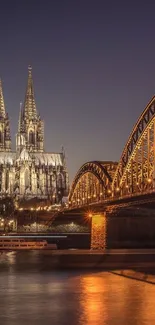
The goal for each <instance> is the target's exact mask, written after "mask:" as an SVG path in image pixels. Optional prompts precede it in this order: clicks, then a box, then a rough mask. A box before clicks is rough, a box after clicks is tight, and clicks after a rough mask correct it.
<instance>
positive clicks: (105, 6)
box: [0, 0, 155, 181]
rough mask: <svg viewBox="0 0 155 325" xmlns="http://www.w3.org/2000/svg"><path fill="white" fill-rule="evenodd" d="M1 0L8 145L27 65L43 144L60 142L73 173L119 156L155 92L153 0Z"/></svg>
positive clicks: (0, 60) (52, 146) (50, 147)
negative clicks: (41, 121) (42, 129)
mask: <svg viewBox="0 0 155 325" xmlns="http://www.w3.org/2000/svg"><path fill="white" fill-rule="evenodd" d="M143 2H144V4H143ZM0 5H1V7H0V77H1V79H2V82H3V91H4V99H5V105H6V109H7V111H8V113H9V117H10V121H11V134H12V142H13V148H15V133H16V131H17V120H18V114H19V105H20V102H21V101H22V102H23V101H24V96H25V90H26V83H27V75H28V71H27V68H28V65H29V64H30V65H32V68H33V71H32V73H33V80H34V88H35V98H36V105H37V110H38V111H39V112H40V115H41V117H42V118H43V119H44V121H45V149H46V151H53V152H57V151H58V152H59V151H60V150H61V147H62V145H63V146H64V147H65V150H66V156H67V166H68V171H69V176H70V180H71V181H72V180H73V177H74V176H75V173H76V172H77V171H78V169H79V168H80V166H81V165H82V164H83V163H84V162H87V161H91V160H114V161H117V160H119V158H120V156H121V153H122V150H123V147H124V145H125V143H126V141H127V138H128V136H129V134H130V132H131V130H132V127H133V125H134V124H135V123H136V120H137V118H138V117H139V115H140V113H141V112H142V111H143V109H144V108H145V106H146V104H147V103H148V101H149V100H150V99H151V98H152V96H153V95H154V94H155V3H153V1H150V2H149V1H132V0H131V1H116V0H113V1H110V0H109V1H104V0H101V1H100V0H70V1H69V0H68V1H67V0H55V1H54V0H53V1H52V0H27V1H26V0H23V1H22V0H19V1H18V0H1V1H0Z"/></svg>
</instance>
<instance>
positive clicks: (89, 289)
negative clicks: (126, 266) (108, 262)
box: [0, 251, 155, 325]
mask: <svg viewBox="0 0 155 325" xmlns="http://www.w3.org/2000/svg"><path fill="white" fill-rule="evenodd" d="M49 258H50V256H48V259H49ZM154 297H155V286H154V285H152V284H148V283H145V282H140V281H136V280H132V279H128V278H125V277H120V276H117V275H114V274H112V273H110V272H101V271H99V272H97V271H82V270H78V271H72V270H68V271H67V270H64V271H56V270H52V269H51V267H50V264H49V263H48V260H47V258H46V259H42V256H41V254H40V253H39V252H33V251H31V252H17V253H3V254H2V255H1V256H0V324H1V325H152V324H154V322H155V307H154Z"/></svg>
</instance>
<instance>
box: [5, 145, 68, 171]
mask: <svg viewBox="0 0 155 325" xmlns="http://www.w3.org/2000/svg"><path fill="white" fill-rule="evenodd" d="M22 160H23V161H32V160H33V161H34V163H35V165H36V166H39V165H42V166H53V167H56V166H63V156H62V154H61V153H40V152H35V153H30V152H28V151H27V150H26V149H25V148H24V149H23V150H22V151H21V153H20V155H19V156H18V158H17V153H16V152H3V151H2V152H0V165H3V164H9V165H13V164H14V163H15V162H16V161H22Z"/></svg>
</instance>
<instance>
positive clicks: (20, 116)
mask: <svg viewBox="0 0 155 325" xmlns="http://www.w3.org/2000/svg"><path fill="white" fill-rule="evenodd" d="M21 131H22V103H20V110H19V119H18V133H20V132H21Z"/></svg>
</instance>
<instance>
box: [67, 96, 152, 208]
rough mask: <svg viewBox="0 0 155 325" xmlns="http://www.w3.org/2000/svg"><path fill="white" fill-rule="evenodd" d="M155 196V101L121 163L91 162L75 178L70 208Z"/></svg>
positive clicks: (142, 119) (125, 151)
mask: <svg viewBox="0 0 155 325" xmlns="http://www.w3.org/2000/svg"><path fill="white" fill-rule="evenodd" d="M150 192H155V97H153V98H152V100H151V101H150V102H149V104H148V105H147V106H146V108H145V109H144V111H143V113H142V114H141V116H140V117H139V119H138V121H137V123H136V124H135V126H134V128H133V130H132V132H131V134H130V136H129V139H128V141H127V143H126V145H125V148H124V150H123V153H122V156H121V158H120V161H119V163H116V162H99V161H92V162H88V163H86V164H84V165H83V166H82V167H81V168H80V170H79V171H78V173H77V174H76V176H75V179H74V181H73V184H72V188H71V191H70V195H69V203H70V205H71V206H77V207H78V206H81V205H86V204H87V205H89V204H91V203H93V202H100V201H104V200H106V201H107V200H109V201H110V200H113V199H115V198H123V197H127V196H136V195H140V194H145V193H146V194H148V193H150Z"/></svg>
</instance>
